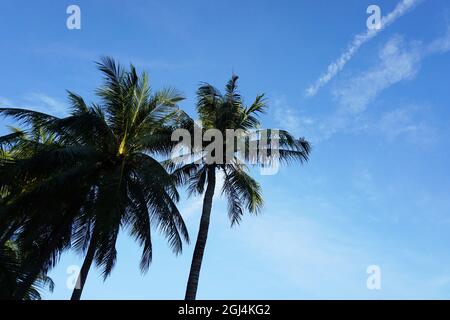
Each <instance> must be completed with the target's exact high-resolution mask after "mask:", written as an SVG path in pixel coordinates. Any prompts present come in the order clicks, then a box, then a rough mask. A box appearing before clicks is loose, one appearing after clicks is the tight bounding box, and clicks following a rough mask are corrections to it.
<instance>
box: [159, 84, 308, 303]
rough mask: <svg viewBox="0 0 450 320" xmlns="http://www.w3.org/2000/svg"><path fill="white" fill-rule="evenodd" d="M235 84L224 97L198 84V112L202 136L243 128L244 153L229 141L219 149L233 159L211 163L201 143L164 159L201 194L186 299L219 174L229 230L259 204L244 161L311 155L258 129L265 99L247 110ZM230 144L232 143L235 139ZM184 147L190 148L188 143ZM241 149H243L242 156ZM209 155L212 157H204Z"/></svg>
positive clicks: (302, 144) (192, 293) (286, 138)
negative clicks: (213, 130) (253, 148)
mask: <svg viewBox="0 0 450 320" xmlns="http://www.w3.org/2000/svg"><path fill="white" fill-rule="evenodd" d="M237 80H238V77H237V76H233V77H232V78H231V80H230V81H229V82H228V83H227V85H226V92H225V94H221V93H220V91H219V90H217V89H216V88H214V87H213V86H211V85H209V84H202V85H201V86H200V88H199V89H198V91H197V97H198V100H197V113H198V116H199V120H200V121H201V125H202V128H201V130H202V131H203V132H206V130H209V129H216V130H219V131H220V133H221V134H222V137H225V136H226V131H227V129H234V130H241V131H240V132H241V133H240V135H238V136H237V137H236V138H237V140H240V142H242V143H243V144H241V145H242V146H244V147H243V149H241V150H239V149H237V148H236V147H235V144H234V143H232V144H231V145H230V142H227V141H224V143H223V146H222V147H223V149H222V150H227V151H226V153H227V156H230V155H231V157H230V159H228V160H227V159H226V158H225V155H224V158H223V159H220V160H222V161H216V160H214V159H212V161H211V154H210V153H209V151H208V150H209V149H208V148H207V144H206V143H205V142H202V144H201V145H200V146H199V147H198V146H197V148H195V147H194V148H191V149H190V152H189V153H188V154H182V155H180V156H178V157H175V158H174V159H172V160H169V161H167V164H168V168H170V169H171V170H173V175H174V177H175V179H176V180H177V182H178V183H179V184H188V191H189V192H190V194H203V192H204V198H203V209H202V215H201V219H200V227H199V231H198V236H197V241H196V244H195V249H194V253H193V257H192V264H191V268H190V273H189V279H188V282H187V288H186V296H185V299H186V300H195V298H196V294H197V288H198V282H199V277H200V269H201V266H202V261H203V256H204V252H205V246H206V241H207V237H208V229H209V224H210V215H211V209H212V203H213V197H214V191H215V186H216V179H217V173H218V172H221V173H222V175H223V179H224V183H223V188H222V194H223V195H225V196H226V199H227V203H228V216H229V218H230V220H231V225H232V226H233V225H235V224H238V223H239V222H240V220H241V218H242V215H243V213H244V211H249V212H250V213H255V214H256V213H258V211H259V210H260V209H261V207H262V205H263V199H262V195H261V187H260V185H259V183H258V182H257V181H256V180H254V179H253V178H252V177H251V176H250V175H249V172H248V167H247V165H246V164H245V163H252V164H257V165H263V166H264V165H269V164H273V161H275V160H279V161H281V162H283V161H284V162H292V161H299V162H300V163H303V162H304V161H307V160H308V156H309V153H310V145H309V143H308V142H307V141H306V140H305V139H303V138H301V139H295V138H293V136H292V135H291V134H289V133H288V132H286V131H283V130H280V131H278V133H277V134H276V135H273V134H272V133H274V132H275V131H274V130H263V129H261V128H260V121H259V119H258V117H259V115H260V114H261V113H263V112H264V111H265V109H266V104H265V100H264V95H258V96H257V97H256V99H255V100H254V102H253V103H252V104H251V105H250V106H248V107H247V106H245V105H244V103H243V100H242V97H241V95H240V94H239V92H238V91H237ZM187 123H189V125H188V126H187V128H188V129H189V131H191V132H192V131H193V129H194V127H195V124H194V123H193V122H192V121H190V122H187ZM197 130H198V128H197ZM263 135H265V136H266V137H267V139H266V140H264V139H263V138H262V137H263ZM275 138H276V139H277V141H278V147H276V145H275V144H274V143H273V142H274V140H275ZM224 140H225V139H224ZM233 142H235V141H234V138H233ZM255 142H256V143H257V144H256V146H257V151H258V153H257V154H256V155H255V154H254V153H252V152H251V150H250V149H251V146H252V143H255ZM188 143H189V144H190V145H191V146H192V145H193V142H192V141H189V142H188ZM194 143H195V142H194ZM253 145H254V144H253ZM216 151H217V150H216ZM242 151H244V152H243V154H242ZM189 157H190V158H191V159H193V161H191V162H188V163H186V159H187V158H189ZM208 157H210V158H209V159H208ZM212 158H214V155H212ZM205 186H206V190H205Z"/></svg>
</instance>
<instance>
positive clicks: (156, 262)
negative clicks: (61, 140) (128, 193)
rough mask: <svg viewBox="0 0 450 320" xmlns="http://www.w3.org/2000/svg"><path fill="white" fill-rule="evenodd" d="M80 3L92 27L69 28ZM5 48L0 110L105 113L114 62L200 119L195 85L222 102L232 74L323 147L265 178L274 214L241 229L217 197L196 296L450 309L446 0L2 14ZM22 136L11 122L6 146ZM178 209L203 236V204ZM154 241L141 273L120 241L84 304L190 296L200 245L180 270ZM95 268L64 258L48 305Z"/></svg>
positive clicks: (269, 122)
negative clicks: (76, 101)
mask: <svg viewBox="0 0 450 320" xmlns="http://www.w3.org/2000/svg"><path fill="white" fill-rule="evenodd" d="M73 4H75V5H78V6H79V7H80V9H81V29H79V30H69V29H68V28H67V27H66V20H67V18H68V17H69V15H68V14H67V13H66V9H67V7H68V6H69V5H73ZM372 4H376V5H378V6H379V8H380V9H381V14H382V15H383V17H384V18H383V19H384V20H382V22H383V23H385V24H383V25H382V28H381V29H380V30H377V31H368V27H367V25H366V20H367V19H368V17H369V14H367V12H366V10H367V7H368V6H369V5H372ZM0 39H1V48H2V50H0V70H1V75H2V76H1V77H0V105H2V106H9V107H22V108H30V109H34V110H40V111H44V112H48V113H52V114H55V115H58V116H64V115H65V114H66V113H67V108H68V99H67V96H66V90H71V91H74V92H77V93H79V94H80V95H82V96H83V97H85V99H86V100H88V101H92V102H94V101H97V98H96V97H95V95H94V91H95V88H97V87H98V86H99V85H100V84H101V75H100V73H99V72H98V70H97V69H96V67H95V64H94V62H95V61H97V60H98V59H99V58H100V57H102V56H105V55H107V56H112V57H114V58H116V59H118V60H119V61H120V62H121V63H122V64H124V65H128V64H130V63H132V64H134V65H135V66H136V67H137V68H138V69H139V70H141V71H144V70H145V71H147V72H148V73H149V75H150V83H151V86H152V88H154V89H160V88H164V87H167V86H172V87H175V88H177V89H178V90H180V91H182V92H183V93H184V94H185V96H186V100H184V101H183V102H182V103H181V104H180V106H181V107H182V108H183V109H185V110H186V111H187V112H188V113H189V114H191V115H192V116H193V117H194V116H195V112H194V111H195V91H196V88H197V87H198V86H199V84H200V83H201V82H209V83H211V84H213V85H215V86H216V87H218V88H223V87H224V85H225V83H226V81H227V80H228V79H229V78H230V77H231V75H232V74H233V73H235V74H237V75H239V77H240V78H239V85H240V92H241V93H242V95H243V96H244V98H245V101H246V102H248V103H250V102H251V101H252V99H253V98H254V97H255V96H256V95H257V94H259V93H262V92H264V93H266V95H267V99H268V100H267V102H268V105H269V109H268V112H267V114H266V115H264V116H263V118H262V121H263V124H264V126H265V127H270V128H283V129H287V130H289V131H291V132H292V133H293V134H295V135H296V136H298V137H305V138H306V139H308V140H309V141H311V143H312V146H313V151H312V154H311V158H310V161H309V162H308V163H307V164H305V165H303V166H300V165H292V166H289V167H283V168H282V169H281V170H280V171H279V172H278V173H277V174H276V175H270V176H268V175H260V174H259V172H258V171H256V170H255V171H254V172H253V173H254V176H255V178H256V179H257V180H258V181H259V182H260V183H261V185H262V189H263V194H264V199H265V207H264V209H263V210H262V212H261V214H260V215H258V216H252V215H246V216H245V217H244V219H243V221H242V223H241V224H240V225H239V226H235V227H233V228H231V227H230V222H229V221H228V217H227V214H226V203H225V201H224V199H222V198H221V197H220V196H217V197H216V198H215V202H214V206H213V213H212V217H211V228H210V234H209V238H208V243H207V248H206V253H205V257H204V263H203V267H202V273H201V278H200V284H199V289H198V298H199V299H436V298H437V299H448V298H450V250H449V248H450V232H449V231H450V197H449V196H448V195H449V194H450V171H449V169H448V164H449V155H450V139H449V135H450V128H449V126H448V120H449V119H450V111H449V101H450V99H449V98H450V90H449V83H450V3H449V2H448V1H446V0H422V1H418V0H389V1H387V0H386V1H382V0H376V1H365V0H347V1H331V0H328V1H325V0H316V1H312V0H308V1H306V0H304V1H269V0H247V1H237V0H232V1H207V0H193V1H182V0H169V1H144V0H134V1H111V0H109V1H106V0H96V1H75V0H73V1H65V0H59V1H50V0H37V1H33V2H31V1H24V0H14V1H12V0H3V1H1V3H0ZM11 124H12V123H11V122H10V121H9V120H7V119H4V118H1V119H0V134H5V133H7V132H8V127H7V126H8V125H11ZM182 193H183V196H184V195H185V193H184V192H182ZM179 208H180V210H181V212H182V213H183V216H184V219H185V221H186V223H187V225H188V228H189V232H190V236H191V239H195V238H196V232H197V230H198V223H199V219H200V212H201V198H189V199H187V198H186V197H183V199H182V201H181V202H180V203H179ZM154 234H155V233H154ZM153 245H154V253H153V262H152V265H151V267H150V270H149V272H148V273H147V274H145V275H142V274H140V272H139V257H140V249H139V247H138V245H137V244H136V243H134V242H133V241H132V240H131V239H130V238H129V237H128V235H127V234H126V233H125V232H124V233H123V234H122V235H121V237H120V238H119V241H118V244H117V250H118V260H117V264H116V267H115V269H114V270H113V272H112V275H111V276H110V277H109V278H108V279H107V280H106V281H103V279H102V277H101V275H100V273H99V272H98V270H97V269H95V268H93V269H92V270H91V273H90V274H89V277H88V279H87V284H86V286H85V289H84V292H83V297H82V298H84V299H182V298H183V297H184V291H185V285H186V281H187V277H188V272H189V265H190V259H191V256H192V251H193V244H192V243H191V244H190V245H187V246H185V248H184V250H183V254H182V255H179V256H175V255H174V254H173V253H172V252H171V251H170V249H169V247H168V245H167V243H166V240H165V239H164V238H163V237H161V236H159V235H157V234H155V236H154V238H153ZM81 264H82V256H80V255H79V254H77V253H75V252H67V253H66V254H65V255H63V257H62V258H61V260H60V263H59V264H58V266H57V267H56V268H54V269H53V270H52V271H51V272H50V276H51V277H52V278H53V280H54V281H55V283H56V288H55V290H54V292H53V293H48V292H43V298H45V299H68V298H70V295H71V289H70V286H68V283H69V284H70V279H72V278H73V273H71V272H72V269H71V268H72V267H73V266H77V265H78V266H80V265H81ZM369 266H378V268H379V270H380V274H379V279H380V287H379V288H378V289H373V288H372V289H370V288H369V287H368V286H367V280H368V278H369V277H370V274H368V273H367V268H368V267H369Z"/></svg>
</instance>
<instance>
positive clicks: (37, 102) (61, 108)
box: [24, 93, 68, 116]
mask: <svg viewBox="0 0 450 320" xmlns="http://www.w3.org/2000/svg"><path fill="white" fill-rule="evenodd" d="M24 99H25V100H26V101H27V102H29V103H30V104H31V105H29V106H27V107H26V108H27V109H32V110H36V111H41V112H46V113H50V114H53V115H56V116H63V115H65V114H66V113H67V110H68V108H67V105H66V104H65V103H63V102H61V101H59V100H58V99H55V98H53V97H50V96H48V95H46V94H43V93H31V94H27V95H26V96H25V97H24Z"/></svg>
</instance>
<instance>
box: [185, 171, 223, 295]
mask: <svg viewBox="0 0 450 320" xmlns="http://www.w3.org/2000/svg"><path fill="white" fill-rule="evenodd" d="M215 186H216V172H215V168H214V167H213V168H211V169H209V170H208V186H207V187H206V192H205V197H204V199H203V210H202V217H201V219H200V228H199V230H198V236H197V242H196V243H195V249H194V255H193V256H192V263H191V270H190V272H189V279H188V283H187V288H186V296H185V299H186V300H195V298H196V296H197V288H198V279H199V277H200V269H201V267H202V261H203V254H204V252H205V247H206V240H207V238H208V230H209V221H210V216H211V208H212V202H213V197H214V188H215Z"/></svg>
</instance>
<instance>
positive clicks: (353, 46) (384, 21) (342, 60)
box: [306, 0, 424, 96]
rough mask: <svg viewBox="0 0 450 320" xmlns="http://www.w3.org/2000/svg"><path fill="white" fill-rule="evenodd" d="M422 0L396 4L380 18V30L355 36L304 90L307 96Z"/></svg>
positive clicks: (315, 91) (406, 0)
mask: <svg viewBox="0 0 450 320" xmlns="http://www.w3.org/2000/svg"><path fill="white" fill-rule="evenodd" d="M422 1H424V0H402V1H401V2H400V3H398V4H397V6H396V7H395V9H394V10H393V11H391V12H390V13H389V14H387V15H386V16H384V17H382V18H381V28H380V29H378V30H376V29H368V30H367V31H366V32H362V33H359V34H357V35H356V36H355V37H354V38H353V40H352V41H351V42H350V44H349V46H348V48H347V50H346V51H345V52H344V53H343V54H342V55H341V56H340V57H339V59H337V60H336V61H335V62H333V63H331V64H330V65H329V66H328V69H327V72H325V73H324V74H323V75H321V76H320V78H319V79H317V81H316V82H315V83H314V84H313V85H311V86H310V87H309V88H308V89H306V95H307V96H314V95H315V94H316V93H317V92H318V91H319V89H320V88H321V87H323V86H324V85H326V84H327V83H328V82H329V81H330V80H331V79H333V78H334V77H335V76H336V75H337V74H338V73H339V72H340V71H341V70H342V69H343V68H344V67H345V65H346V64H347V62H348V61H349V60H350V59H351V58H352V57H353V56H354V55H355V54H356V52H357V51H358V50H359V48H360V47H361V46H362V45H363V44H364V43H366V42H368V41H369V40H370V39H372V38H374V37H375V36H376V35H378V33H380V32H381V31H383V30H384V29H386V27H388V26H389V25H390V24H392V23H393V22H395V20H397V19H398V18H400V17H401V16H403V15H404V14H405V13H407V12H408V11H409V10H410V9H411V8H413V7H415V6H416V5H417V4H419V3H420V2H422Z"/></svg>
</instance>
